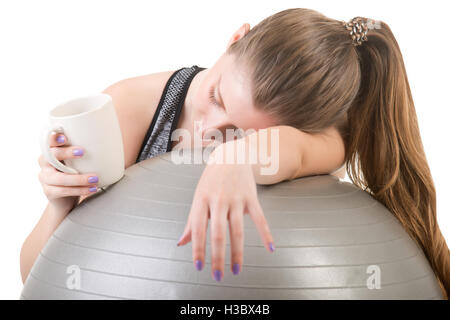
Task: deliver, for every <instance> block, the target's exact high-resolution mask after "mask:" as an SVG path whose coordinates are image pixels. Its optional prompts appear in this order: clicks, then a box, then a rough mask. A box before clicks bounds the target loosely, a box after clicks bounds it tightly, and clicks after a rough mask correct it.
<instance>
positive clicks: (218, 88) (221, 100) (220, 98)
mask: <svg viewBox="0 0 450 320" xmlns="http://www.w3.org/2000/svg"><path fill="white" fill-rule="evenodd" d="M221 80H222V75H220V77H219V81H217V93H218V95H219V100H220V105H221V106H222V107H223V108H224V109H225V110H226V108H225V105H224V102H223V99H222V95H221V94H220V81H221Z"/></svg>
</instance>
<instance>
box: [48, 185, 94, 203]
mask: <svg viewBox="0 0 450 320" xmlns="http://www.w3.org/2000/svg"><path fill="white" fill-rule="evenodd" d="M43 190H44V193H45V195H46V196H47V198H48V199H49V200H51V199H57V198H62V197H71V196H82V195H88V194H92V193H95V192H97V191H98V189H97V188H96V187H57V186H50V185H44V186H43Z"/></svg>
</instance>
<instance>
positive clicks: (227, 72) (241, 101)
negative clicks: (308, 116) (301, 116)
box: [218, 55, 275, 129]
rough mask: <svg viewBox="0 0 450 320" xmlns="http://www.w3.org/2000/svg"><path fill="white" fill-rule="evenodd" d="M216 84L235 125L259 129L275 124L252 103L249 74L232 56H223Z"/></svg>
mask: <svg viewBox="0 0 450 320" xmlns="http://www.w3.org/2000/svg"><path fill="white" fill-rule="evenodd" d="M218 84H219V90H220V93H221V96H222V99H223V102H224V105H225V109H226V112H227V114H228V116H229V117H230V121H231V122H232V123H233V124H234V125H235V126H236V127H239V128H242V129H247V128H254V129H261V128H266V127H269V126H271V125H275V123H274V121H273V119H271V117H270V116H269V115H268V114H266V113H265V112H263V111H261V110H259V109H258V108H256V107H255V105H254V104H253V99H252V86H251V79H250V75H249V73H248V72H247V70H246V68H245V67H244V66H243V65H242V64H237V63H236V62H235V61H234V58H233V57H232V56H229V55H226V56H225V57H224V61H223V64H222V68H221V71H220V75H219V81H218Z"/></svg>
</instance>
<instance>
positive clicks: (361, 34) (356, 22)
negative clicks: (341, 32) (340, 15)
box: [342, 17, 380, 46]
mask: <svg viewBox="0 0 450 320" xmlns="http://www.w3.org/2000/svg"><path fill="white" fill-rule="evenodd" d="M342 23H343V25H344V27H345V28H346V29H347V30H349V31H350V36H351V38H352V40H353V45H354V46H360V45H361V44H362V43H363V42H364V41H367V31H368V30H369V29H374V28H376V27H377V26H378V29H379V28H380V27H379V26H380V23H379V22H377V21H375V20H372V19H367V18H363V17H355V18H353V19H352V20H350V21H349V22H345V21H342Z"/></svg>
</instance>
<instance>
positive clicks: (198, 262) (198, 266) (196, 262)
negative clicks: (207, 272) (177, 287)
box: [195, 260, 202, 271]
mask: <svg viewBox="0 0 450 320" xmlns="http://www.w3.org/2000/svg"><path fill="white" fill-rule="evenodd" d="M195 267H196V268H197V270H198V271H200V270H202V261H201V260H195Z"/></svg>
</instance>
